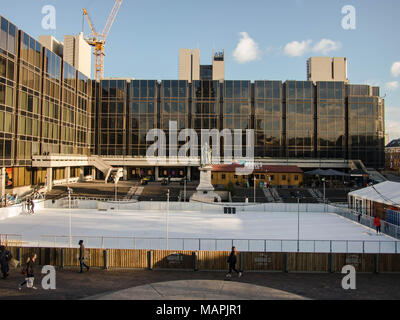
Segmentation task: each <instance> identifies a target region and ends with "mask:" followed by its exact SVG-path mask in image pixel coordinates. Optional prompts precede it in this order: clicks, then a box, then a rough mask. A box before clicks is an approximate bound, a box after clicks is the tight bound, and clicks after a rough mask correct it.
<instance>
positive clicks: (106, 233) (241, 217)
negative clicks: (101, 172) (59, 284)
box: [0, 209, 400, 252]
mask: <svg viewBox="0 0 400 320" xmlns="http://www.w3.org/2000/svg"><path fill="white" fill-rule="evenodd" d="M70 212H71V215H70ZM70 216H71V227H72V228H71V229H72V236H73V237H72V241H71V242H72V244H73V246H77V242H78V241H79V240H80V239H83V240H85V242H86V245H87V246H88V247H96V248H99V247H104V248H137V249H166V244H167V242H166V238H167V225H168V249H172V250H229V249H230V247H231V246H232V244H233V245H235V246H236V247H237V248H238V249H239V250H246V251H264V250H266V251H296V250H297V245H299V248H300V251H305V252H313V251H316V252H330V251H331V250H332V251H333V252H395V251H396V246H397V249H400V245H399V243H395V239H393V238H390V237H388V236H385V235H377V234H376V233H375V231H374V230H372V229H369V228H367V227H365V226H362V225H360V224H358V223H355V222H352V221H350V220H348V219H345V218H343V217H341V216H339V215H336V214H334V213H315V212H300V214H299V224H298V214H297V212H238V213H237V214H236V215H228V214H223V213H216V212H214V213H210V212H199V211H171V210H170V211H169V214H168V223H167V214H166V211H164V210H162V211H158V210H141V211H133V210H131V211H122V210H121V211H99V210H96V209H71V211H70V210H68V209H40V210H39V211H37V212H36V214H35V215H33V216H32V215H20V216H18V217H14V218H8V219H5V220H2V221H1V222H0V234H14V235H16V236H14V238H15V239H16V240H22V241H23V242H24V245H31V246H42V247H43V246H69V243H70V239H69V221H70ZM298 225H299V230H300V232H299V238H300V242H299V244H298V242H297V239H298ZM183 239H184V240H183ZM399 251H400V250H398V252H399Z"/></svg>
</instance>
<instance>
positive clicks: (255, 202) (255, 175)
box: [254, 175, 256, 203]
mask: <svg viewBox="0 0 400 320" xmlns="http://www.w3.org/2000/svg"><path fill="white" fill-rule="evenodd" d="M254 203H256V175H254Z"/></svg>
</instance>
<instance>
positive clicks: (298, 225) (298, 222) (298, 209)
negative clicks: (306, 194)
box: [297, 191, 301, 252]
mask: <svg viewBox="0 0 400 320" xmlns="http://www.w3.org/2000/svg"><path fill="white" fill-rule="evenodd" d="M300 197H301V196H300V194H299V191H297V252H299V251H300Z"/></svg>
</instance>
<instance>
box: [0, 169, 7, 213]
mask: <svg viewBox="0 0 400 320" xmlns="http://www.w3.org/2000/svg"><path fill="white" fill-rule="evenodd" d="M5 195H6V168H1V169H0V196H1V199H4V196H5ZM3 205H4V203H3V201H1V206H3Z"/></svg>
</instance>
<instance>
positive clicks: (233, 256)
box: [226, 247, 242, 278]
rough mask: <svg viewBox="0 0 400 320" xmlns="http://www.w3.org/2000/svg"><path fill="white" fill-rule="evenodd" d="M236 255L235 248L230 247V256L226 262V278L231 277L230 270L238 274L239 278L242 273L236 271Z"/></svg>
mask: <svg viewBox="0 0 400 320" xmlns="http://www.w3.org/2000/svg"><path fill="white" fill-rule="evenodd" d="M237 254H238V252H237V251H236V248H235V247H232V251H231V254H230V255H229V257H228V260H227V262H228V264H229V272H228V274H227V275H226V276H227V278H230V277H232V270H233V271H235V272H236V273H237V274H238V276H239V278H240V277H241V276H242V273H241V272H239V271H238V270H236V262H237Z"/></svg>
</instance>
